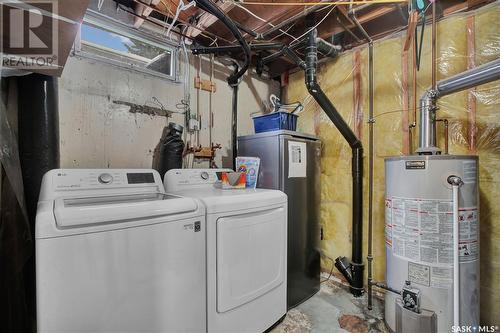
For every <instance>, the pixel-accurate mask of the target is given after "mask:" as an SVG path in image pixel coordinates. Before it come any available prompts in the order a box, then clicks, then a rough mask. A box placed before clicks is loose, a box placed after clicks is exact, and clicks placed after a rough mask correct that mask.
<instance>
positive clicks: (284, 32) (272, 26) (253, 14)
mask: <svg viewBox="0 0 500 333" xmlns="http://www.w3.org/2000/svg"><path fill="white" fill-rule="evenodd" d="M234 4H235V5H236V7H238V8H240V9H242V10H244V11H245V12H247V13H248V14H250V15H251V16H253V17H255V18H256V19H257V20H260V21H262V22H264V23H266V24H267V25H269V26H270V27H271V28H274V27H275V25H274V24H272V23H271V22H269V21H267V20H265V19H263V18H262V17H260V16H258V15H257V14H255V13H254V12H252V11H251V10H250V9H248V8H245V7H243V6H242V5H240V4H239V3H238V2H234ZM279 31H280V32H281V33H283V34H284V35H286V36H288V37H290V38H292V39H293V40H294V41H298V39H297V38H295V37H294V36H292V35H290V34H289V33H288V32H286V31H284V30H283V29H279Z"/></svg>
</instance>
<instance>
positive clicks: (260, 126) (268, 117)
mask: <svg viewBox="0 0 500 333" xmlns="http://www.w3.org/2000/svg"><path fill="white" fill-rule="evenodd" d="M252 118H253V126H254V129H255V133H261V132H269V131H277V130H289V131H295V129H296V128H297V118H298V116H297V115H295V114H292V113H289V112H284V111H279V112H273V113H269V114H265V115H262V116H254V117H252Z"/></svg>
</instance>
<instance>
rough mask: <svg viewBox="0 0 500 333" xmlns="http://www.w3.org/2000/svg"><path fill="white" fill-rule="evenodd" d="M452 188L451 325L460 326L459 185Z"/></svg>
mask: <svg viewBox="0 0 500 333" xmlns="http://www.w3.org/2000/svg"><path fill="white" fill-rule="evenodd" d="M452 187H453V325H454V326H455V327H458V326H460V263H459V251H458V246H459V244H458V239H459V237H460V230H459V229H460V227H459V224H458V189H459V185H452Z"/></svg>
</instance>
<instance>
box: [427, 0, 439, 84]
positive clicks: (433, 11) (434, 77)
mask: <svg viewBox="0 0 500 333" xmlns="http://www.w3.org/2000/svg"><path fill="white" fill-rule="evenodd" d="M424 24H425V23H424ZM436 35H437V22H436V1H434V2H433V3H432V44H431V53H432V68H431V71H432V89H433V90H436V59H437V56H436V42H437V38H436Z"/></svg>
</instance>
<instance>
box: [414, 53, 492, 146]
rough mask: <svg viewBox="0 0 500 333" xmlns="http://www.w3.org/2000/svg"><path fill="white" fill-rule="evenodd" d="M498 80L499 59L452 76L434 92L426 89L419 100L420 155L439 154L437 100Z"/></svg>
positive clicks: (438, 83)
mask: <svg viewBox="0 0 500 333" xmlns="http://www.w3.org/2000/svg"><path fill="white" fill-rule="evenodd" d="M498 79H500V59H497V60H494V61H491V62H489V63H487V64H484V65H482V66H478V67H476V68H473V69H470V70H468V71H465V72H462V73H459V74H456V75H453V76H451V77H449V78H447V79H444V80H441V81H439V82H437V84H436V90H432V89H428V90H427V91H426V92H425V93H424V94H423V95H422V98H421V99H420V129H419V147H418V149H417V151H416V152H417V153H418V154H420V155H435V154H441V150H440V149H439V148H438V147H437V139H436V111H437V109H438V108H437V99H438V98H439V97H443V96H446V95H450V94H453V93H456V92H459V91H462V90H466V89H470V88H472V87H475V86H478V85H481V84H485V83H488V82H492V81H495V80H498Z"/></svg>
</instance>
